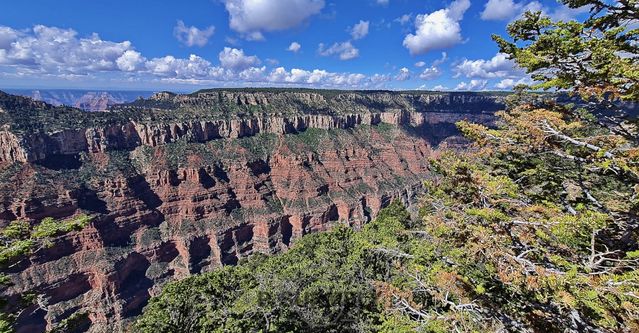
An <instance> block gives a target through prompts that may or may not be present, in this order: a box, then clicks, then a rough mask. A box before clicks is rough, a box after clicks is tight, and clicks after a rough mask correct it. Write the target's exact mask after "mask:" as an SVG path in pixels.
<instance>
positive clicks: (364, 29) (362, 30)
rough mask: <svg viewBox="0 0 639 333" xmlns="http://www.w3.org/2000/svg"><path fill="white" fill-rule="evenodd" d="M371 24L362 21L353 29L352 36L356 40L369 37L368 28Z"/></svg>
mask: <svg viewBox="0 0 639 333" xmlns="http://www.w3.org/2000/svg"><path fill="white" fill-rule="evenodd" d="M369 24H370V22H368V21H362V20H360V21H359V23H357V24H355V26H353V28H352V29H351V36H352V37H353V39H354V40H358V39H362V38H364V37H366V35H368V26H369Z"/></svg>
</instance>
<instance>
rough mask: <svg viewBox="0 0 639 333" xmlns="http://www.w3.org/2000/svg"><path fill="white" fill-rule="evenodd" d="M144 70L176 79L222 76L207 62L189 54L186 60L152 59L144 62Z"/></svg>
mask: <svg viewBox="0 0 639 333" xmlns="http://www.w3.org/2000/svg"><path fill="white" fill-rule="evenodd" d="M146 68H147V69H148V70H149V71H150V72H151V73H152V74H155V75H157V76H163V77H170V78H178V79H191V78H196V79H198V78H199V79H202V78H211V77H217V76H219V77H221V76H222V75H223V74H224V73H223V71H222V70H220V69H219V68H214V67H213V66H212V65H211V63H210V62H209V61H208V60H206V59H204V58H202V57H199V56H197V55H195V54H191V55H190V56H189V58H188V59H180V58H175V57H173V56H165V57H161V58H154V59H152V60H149V61H147V62H146Z"/></svg>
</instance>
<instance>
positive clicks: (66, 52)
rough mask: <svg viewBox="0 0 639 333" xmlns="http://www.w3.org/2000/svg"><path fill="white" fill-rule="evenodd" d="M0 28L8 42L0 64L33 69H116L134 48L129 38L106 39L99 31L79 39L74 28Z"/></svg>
mask: <svg viewBox="0 0 639 333" xmlns="http://www.w3.org/2000/svg"><path fill="white" fill-rule="evenodd" d="M0 28H1V31H2V33H1V34H2V39H3V43H4V44H5V45H4V46H3V48H2V50H3V51H4V52H2V53H0V64H3V65H14V66H22V67H25V68H29V69H30V70H33V71H40V72H48V73H60V74H62V73H66V74H78V75H85V74H87V73H89V72H92V71H109V70H117V69H118V66H117V65H116V60H117V59H119V58H120V57H121V56H122V55H123V54H124V53H125V52H126V51H127V50H131V49H132V47H131V42H129V41H124V42H120V43H116V42H110V41H104V40H102V39H100V36H98V35H97V34H93V35H91V36H90V37H89V38H78V37H77V32H75V31H74V30H71V29H59V28H55V27H46V26H43V25H36V26H35V27H33V29H32V30H29V31H25V32H21V33H18V32H17V31H16V30H13V29H11V28H7V27H0ZM7 44H8V45H7Z"/></svg>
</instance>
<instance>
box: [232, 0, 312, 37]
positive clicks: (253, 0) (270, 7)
mask: <svg viewBox="0 0 639 333" xmlns="http://www.w3.org/2000/svg"><path fill="white" fill-rule="evenodd" d="M222 1H223V2H224V4H225V6H226V10H227V11H228V12H229V25H230V27H231V29H233V30H235V31H237V32H239V33H240V34H242V36H244V38H246V39H249V40H263V39H264V36H263V32H265V31H279V30H286V29H290V28H293V27H295V26H298V25H300V24H301V23H302V22H304V21H305V20H306V19H308V18H309V17H311V16H312V15H315V14H318V13H319V12H320V11H321V10H322V8H324V0H222Z"/></svg>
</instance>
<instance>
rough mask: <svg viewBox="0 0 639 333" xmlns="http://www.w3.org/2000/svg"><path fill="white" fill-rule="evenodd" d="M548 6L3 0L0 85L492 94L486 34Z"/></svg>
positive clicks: (517, 78)
mask: <svg viewBox="0 0 639 333" xmlns="http://www.w3.org/2000/svg"><path fill="white" fill-rule="evenodd" d="M527 9H533V10H543V11H544V12H545V13H547V14H548V15H550V16H551V17H554V18H556V19H570V18H574V17H576V16H579V15H583V13H578V12H575V11H572V10H569V9H567V8H565V7H563V6H562V5H560V4H558V3H557V2H555V1H547V0H543V1H542V0H520V1H519V2H517V1H514V0H455V1H422V0H348V1H347V0H341V1H340V0H190V1H188V4H185V2H177V1H151V0H136V1H121V0H91V1H87V0H59V1H51V0H30V1H24V0H19V1H17V0H5V1H4V2H3V9H2V11H0V88H79V89H122V90H126V89H148V90H160V89H168V90H175V91H192V90H196V89H200V88H203V87H225V86H234V87H235V86H240V87H242V86H303V87H315V88H342V89H431V90H432V89H436V90H455V89H456V90H498V89H510V88H511V87H512V86H513V85H514V84H516V83H517V82H527V81H528V79H527V77H526V75H524V73H522V72H521V71H520V70H518V69H517V68H515V67H514V66H513V64H512V62H511V61H510V60H508V59H506V57H505V56H504V55H501V54H498V53H497V52H498V49H497V47H496V45H495V43H494V42H493V41H492V40H491V38H490V36H491V34H495V33H496V34H501V35H505V26H506V24H507V23H508V22H510V21H512V20H513V19H515V18H516V17H517V16H518V15H521V13H522V12H523V11H525V10H527Z"/></svg>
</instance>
